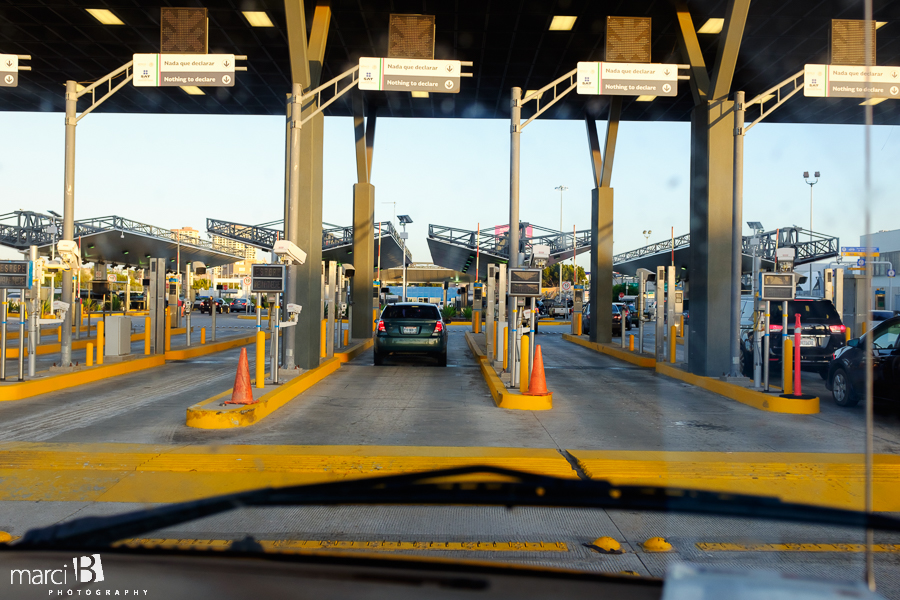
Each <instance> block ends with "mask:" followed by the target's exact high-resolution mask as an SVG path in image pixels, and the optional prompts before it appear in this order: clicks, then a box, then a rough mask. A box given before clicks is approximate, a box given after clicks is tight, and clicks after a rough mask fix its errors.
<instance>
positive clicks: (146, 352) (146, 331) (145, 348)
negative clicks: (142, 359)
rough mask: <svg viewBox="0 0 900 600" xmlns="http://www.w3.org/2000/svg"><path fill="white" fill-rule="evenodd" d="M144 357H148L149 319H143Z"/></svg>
mask: <svg viewBox="0 0 900 600" xmlns="http://www.w3.org/2000/svg"><path fill="white" fill-rule="evenodd" d="M144 356H150V317H144Z"/></svg>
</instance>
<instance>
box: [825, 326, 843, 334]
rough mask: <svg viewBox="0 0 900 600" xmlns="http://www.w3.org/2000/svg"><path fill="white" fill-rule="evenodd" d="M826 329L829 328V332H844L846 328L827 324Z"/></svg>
mask: <svg viewBox="0 0 900 600" xmlns="http://www.w3.org/2000/svg"><path fill="white" fill-rule="evenodd" d="M828 329H830V330H831V333H844V331H846V330H847V328H846V327H844V326H843V325H829V326H828Z"/></svg>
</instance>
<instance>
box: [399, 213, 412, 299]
mask: <svg viewBox="0 0 900 600" xmlns="http://www.w3.org/2000/svg"><path fill="white" fill-rule="evenodd" d="M412 222H413V220H412V219H410V218H409V215H400V224H401V225H403V233H402V234H400V239H402V240H403V251H402V254H403V302H406V238H407V237H408V236H407V233H406V226H407V225H408V224H409V223H412Z"/></svg>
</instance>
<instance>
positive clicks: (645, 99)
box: [635, 96, 656, 102]
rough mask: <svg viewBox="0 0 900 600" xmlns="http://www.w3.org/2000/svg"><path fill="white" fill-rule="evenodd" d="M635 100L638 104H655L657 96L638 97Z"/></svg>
mask: <svg viewBox="0 0 900 600" xmlns="http://www.w3.org/2000/svg"><path fill="white" fill-rule="evenodd" d="M635 100H636V101H637V102H653V101H654V100H656V96H638V97H637V98H635Z"/></svg>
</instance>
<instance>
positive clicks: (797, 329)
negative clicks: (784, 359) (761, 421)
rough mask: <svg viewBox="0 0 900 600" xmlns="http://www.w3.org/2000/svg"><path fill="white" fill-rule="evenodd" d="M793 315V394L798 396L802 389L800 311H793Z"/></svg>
mask: <svg viewBox="0 0 900 600" xmlns="http://www.w3.org/2000/svg"><path fill="white" fill-rule="evenodd" d="M794 317H795V320H794V348H795V349H796V351H795V352H794V394H796V395H797V396H799V395H801V394H803V390H802V388H801V387H800V347H801V346H802V344H801V343H800V332H801V331H802V329H801V328H800V313H795V314H794Z"/></svg>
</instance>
